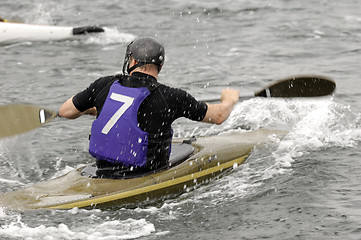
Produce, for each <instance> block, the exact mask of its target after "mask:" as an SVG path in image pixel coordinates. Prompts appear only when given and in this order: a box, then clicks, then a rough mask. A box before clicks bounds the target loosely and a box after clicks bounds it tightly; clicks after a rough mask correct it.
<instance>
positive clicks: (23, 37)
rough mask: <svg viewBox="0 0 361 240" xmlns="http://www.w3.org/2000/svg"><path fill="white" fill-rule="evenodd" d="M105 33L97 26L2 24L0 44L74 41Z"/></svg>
mask: <svg viewBox="0 0 361 240" xmlns="http://www.w3.org/2000/svg"><path fill="white" fill-rule="evenodd" d="M98 32H104V29H103V28H101V27H97V26H87V27H76V28H74V27H66V26H48V25H35V24H25V23H11V22H0V43H15V42H23V41H58V40H67V39H74V38H76V37H77V36H78V35H83V34H87V33H98Z"/></svg>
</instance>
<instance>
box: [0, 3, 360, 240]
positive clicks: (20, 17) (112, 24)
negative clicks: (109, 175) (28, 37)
mask: <svg viewBox="0 0 361 240" xmlns="http://www.w3.org/2000/svg"><path fill="white" fill-rule="evenodd" d="M1 9H2V11H1V12H2V13H1V14H2V17H4V18H7V19H13V20H16V21H22V22H27V23H36V24H49V25H65V26H86V25H95V24H97V25H101V26H104V27H106V28H107V33H106V34H105V35H101V36H93V37H85V38H82V39H77V40H68V41H60V42H22V43H17V44H12V45H1V46H0V54H1V58H0V61H1V67H0V76H1V80H0V104H7V103H12V102H25V103H31V104H35V105H40V106H44V107H46V108H49V109H54V110H57V109H58V108H59V106H60V105H61V104H62V103H63V102H64V101H65V100H66V99H67V98H69V97H70V96H72V95H73V94H75V93H77V92H78V91H80V90H82V89H83V88H85V87H86V86H87V85H88V84H89V83H90V82H91V81H93V80H95V79H97V78H98V77H100V76H104V75H110V74H114V73H118V72H120V71H121V66H122V61H123V56H124V52H125V47H126V43H127V42H129V41H130V40H132V39H133V38H134V37H135V36H140V35H150V36H156V37H158V38H159V39H160V40H161V41H162V42H163V43H164V45H165V47H166V61H165V66H164V68H163V70H162V72H161V75H160V81H161V82H164V83H167V84H169V85H171V86H174V87H180V88H183V89H185V90H187V91H189V92H190V93H192V94H193V95H195V96H198V97H204V96H215V95H218V94H219V92H220V90H221V89H222V88H224V87H225V86H230V87H233V88H238V89H240V90H241V93H250V92H253V91H256V90H259V89H260V88H262V87H263V86H265V85H267V84H269V83H270V82H271V81H273V80H276V79H280V78H284V77H287V76H291V75H295V74H296V75H298V74H310V73H312V74H321V75H326V76H329V77H332V78H333V79H335V81H336V83H337V90H336V93H335V94H334V96H332V97H326V98H321V99H307V100H305V99H297V100H284V99H283V100H282V99H281V100H278V99H271V100H269V99H266V100H265V99H250V100H247V101H244V102H240V103H238V104H237V105H236V107H235V111H234V112H233V114H232V115H231V117H230V119H229V120H228V121H227V122H225V123H224V124H223V125H221V126H209V125H206V124H202V123H197V124H194V123H192V122H190V121H187V120H184V119H182V120H178V121H177V122H175V124H174V126H173V127H174V132H175V135H176V136H177V137H188V136H192V135H197V136H208V135H214V134H226V133H228V132H231V131H238V130H239V129H248V130H253V129H259V128H272V129H283V130H288V131H289V134H288V135H286V136H285V138H283V139H277V138H275V139H272V140H270V141H269V142H268V143H265V144H262V145H260V146H257V147H256V148H255V150H254V152H253V154H252V155H251V157H250V158H249V159H248V161H247V162H246V163H245V164H243V165H241V166H239V167H238V168H235V169H233V170H232V171H231V172H230V173H229V174H227V175H225V176H224V177H223V178H221V179H218V180H216V181H211V182H210V183H208V184H207V185H203V186H198V187H197V188H196V189H195V190H193V191H189V192H187V193H185V194H182V195H181V196H179V197H176V198H173V199H168V200H165V201H161V202H157V203H155V204H151V205H147V204H143V205H140V206H139V207H138V208H136V209H127V208H121V207H120V208H117V209H109V210H96V209H95V210H82V209H72V210H66V211H59V210H36V211H24V212H22V211H10V210H6V209H0V226H1V227H0V236H1V238H2V239H135V238H137V239H262V238H268V239H361V228H360V223H361V214H360V209H361V200H360V199H361V197H360V196H361V187H360V184H359V183H360V180H361V177H360V176H361V174H360V173H361V168H360V164H359V162H360V156H361V147H360V140H361V130H360V123H361V118H360V111H359V109H360V106H361V101H360V100H361V97H360V96H361V94H360V93H361V90H360V88H359V87H358V78H359V76H360V75H361V69H360V67H359V62H360V60H361V57H360V51H361V47H360V46H361V45H360V43H361V17H360V15H359V9H360V3H359V1H356V0H347V1H326V0H321V1H314V0H308V1H306V2H304V1H286V0H274V1H248V0H240V1H228V0H223V1H199V0H197V1H193V0H192V1H187V2H185V1H179V0H173V1H139V0H136V1H129V2H119V1H115V0H108V1H85V0H79V1H76V2H74V1H69V0H65V1H61V2H59V1H53V0H49V1H40V0H36V1H29V2H26V3H25V2H23V1H19V0H12V1H10V0H3V1H2V6H1ZM92 120H93V118H91V117H83V118H80V119H77V120H73V121H70V120H64V119H56V120H54V121H52V122H51V123H49V124H48V125H46V126H44V127H43V128H41V129H37V130H35V131H32V132H30V133H27V134H24V135H21V136H17V137H14V138H10V139H6V140H1V141H0V183H1V184H0V191H1V192H6V191H10V190H15V189H18V188H22V187H25V186H27V185H31V184H34V183H36V182H39V181H44V180H47V179H51V178H53V177H56V176H59V175H61V174H63V173H65V172H67V171H70V170H72V169H75V168H76V167H78V166H80V165H81V164H84V163H90V162H92V161H93V160H92V158H90V157H89V155H88V153H87V144H88V141H87V137H88V134H89V130H90V124H91V122H92Z"/></svg>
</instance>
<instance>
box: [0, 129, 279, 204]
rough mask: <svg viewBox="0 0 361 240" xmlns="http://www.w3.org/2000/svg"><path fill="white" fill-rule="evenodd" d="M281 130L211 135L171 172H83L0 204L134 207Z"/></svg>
mask: <svg viewBox="0 0 361 240" xmlns="http://www.w3.org/2000/svg"><path fill="white" fill-rule="evenodd" d="M275 134H276V135H278V136H282V135H284V134H285V132H284V131H275V130H256V131H250V132H244V133H238V134H232V135H221V136H211V137H204V138H199V139H197V141H196V142H194V143H192V145H193V147H194V149H195V151H194V153H193V154H192V155H191V156H190V157H189V158H188V159H187V160H185V161H184V162H182V163H180V164H178V165H176V166H173V167H171V168H169V169H166V170H162V171H159V172H156V173H152V174H147V175H145V176H141V177H136V178H128V179H101V178H89V177H85V176H82V175H81V171H82V168H81V169H77V170H74V171H71V172H69V173H68V174H65V175H63V176H61V177H58V178H55V179H52V180H49V181H46V182H41V183H38V184H35V185H33V186H31V187H28V188H24V189H20V190H17V191H13V192H8V193H3V194H1V195H0V204H1V205H2V206H3V207H7V208H12V209H37V208H54V209H70V208H74V207H90V208H94V207H105V206H119V205H127V204H131V205H133V204H137V203H140V202H144V201H148V200H157V199H161V198H165V197H169V196H171V195H174V194H179V193H181V192H183V191H185V190H186V189H187V188H189V187H192V186H194V185H196V184H200V183H203V182H204V181H206V180H209V179H212V178H214V177H216V176H218V175H220V174H221V173H223V172H224V171H226V170H227V169H230V168H232V167H234V166H235V165H239V164H242V163H243V162H244V161H245V160H246V158H247V156H248V155H249V154H250V152H251V151H252V149H253V148H254V146H255V145H257V144H259V143H261V142H264V141H266V140H267V138H268V137H269V136H270V135H275Z"/></svg>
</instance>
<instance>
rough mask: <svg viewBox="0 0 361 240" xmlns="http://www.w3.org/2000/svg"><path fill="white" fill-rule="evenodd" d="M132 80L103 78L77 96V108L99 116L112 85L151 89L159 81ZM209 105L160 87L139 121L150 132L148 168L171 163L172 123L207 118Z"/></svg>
mask: <svg viewBox="0 0 361 240" xmlns="http://www.w3.org/2000/svg"><path fill="white" fill-rule="evenodd" d="M127 79H128V77H126V76H124V75H114V76H107V77H103V78H100V79H98V80H96V81H95V82H93V83H92V84H90V86H89V87H88V88H86V89H85V90H84V91H82V92H80V93H78V94H76V95H75V96H74V97H73V103H74V106H75V107H76V108H77V109H78V110H79V111H81V112H83V111H85V110H87V109H89V108H92V107H96V108H97V111H98V116H99V114H100V113H101V111H102V108H103V105H104V102H105V99H106V98H107V96H108V93H109V89H110V87H111V85H112V84H113V83H114V82H115V81H117V80H119V82H120V84H121V85H123V86H127V87H134V88H137V87H147V86H148V85H149V84H153V83H157V80H156V79H155V78H154V77H152V76H150V75H146V74H143V73H138V72H136V73H133V74H132V76H130V77H129V80H127ZM206 112H207V105H206V104H205V103H204V102H198V101H197V100H196V99H194V98H193V97H192V96H191V95H190V94H188V93H187V92H185V91H183V90H181V89H177V88H171V87H168V86H166V85H163V84H160V85H159V86H158V87H157V88H156V90H154V91H152V92H151V94H150V95H148V96H147V97H146V98H145V100H144V101H143V102H142V103H141V105H140V107H139V110H138V113H137V118H138V122H139V127H140V128H141V129H142V130H143V131H144V132H148V133H149V139H148V152H147V168H149V169H156V168H159V167H161V166H163V165H165V164H167V163H168V159H169V147H170V141H171V136H172V130H171V124H172V123H173V121H174V120H176V119H177V118H180V117H186V118H189V119H191V120H194V121H201V120H203V119H204V117H205V115H206Z"/></svg>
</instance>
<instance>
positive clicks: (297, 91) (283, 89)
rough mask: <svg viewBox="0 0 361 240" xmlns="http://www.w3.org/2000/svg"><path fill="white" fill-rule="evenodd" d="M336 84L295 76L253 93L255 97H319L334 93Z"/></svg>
mask: <svg viewBox="0 0 361 240" xmlns="http://www.w3.org/2000/svg"><path fill="white" fill-rule="evenodd" d="M335 88H336V83H335V82H334V81H333V80H331V79H329V78H327V77H322V76H312V75H306V76H295V77H291V78H287V79H283V80H279V81H277V82H275V83H272V84H271V85H269V86H268V87H266V88H264V89H262V90H260V91H258V92H255V96H256V97H282V98H292V97H321V96H326V95H330V94H332V93H333V92H334V90H335Z"/></svg>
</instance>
